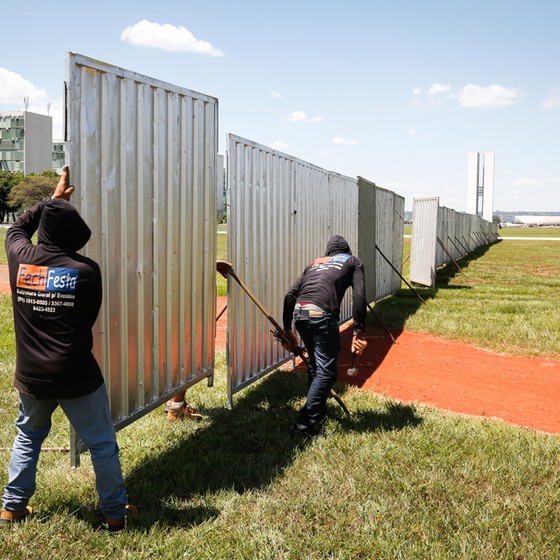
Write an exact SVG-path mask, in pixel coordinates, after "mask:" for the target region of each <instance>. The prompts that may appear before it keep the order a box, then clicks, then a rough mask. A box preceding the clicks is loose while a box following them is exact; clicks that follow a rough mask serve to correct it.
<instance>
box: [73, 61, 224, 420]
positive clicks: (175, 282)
mask: <svg viewBox="0 0 560 560" xmlns="http://www.w3.org/2000/svg"><path fill="white" fill-rule="evenodd" d="M67 87H68V96H67V130H68V135H69V138H68V154H69V163H70V169H71V172H72V175H71V180H72V183H73V184H75V185H76V186H77V196H76V199H77V200H76V201H75V202H76V205H77V206H78V208H79V210H80V212H81V214H82V216H83V217H84V219H85V221H86V222H87V223H88V224H89V226H90V228H91V230H92V232H93V235H92V239H91V241H90V242H89V243H88V245H87V246H86V249H85V253H86V254H87V255H88V256H90V257H92V258H93V259H95V260H96V261H97V262H98V263H99V264H100V266H101V270H102V275H103V282H104V287H103V288H104V289H103V305H102V309H101V313H100V316H99V319H98V322H97V323H96V326H95V328H94V339H95V353H96V356H97V358H98V360H99V362H100V365H101V367H102V369H103V373H104V376H105V379H106V383H107V387H108V389H109V395H110V402H111V411H112V415H113V418H114V419H115V421H116V423H117V425H118V426H122V425H125V424H128V423H130V422H131V421H133V420H134V419H135V418H136V417H138V416H139V415H141V414H143V413H144V412H146V410H148V409H150V408H153V406H155V405H156V404H159V403H160V402H161V401H162V400H163V399H164V398H166V396H167V395H168V394H169V393H170V392H172V391H173V390H175V389H177V388H180V387H187V386H190V385H192V384H193V383H195V382H196V381H198V380H200V379H202V378H204V377H208V376H210V375H212V371H213V364H214V339H215V306H216V287H215V261H216V223H215V222H216V218H215V216H216V200H215V193H216V176H217V175H216V163H217V146H218V138H217V134H218V130H217V126H218V106H217V100H216V99H215V98H213V97H209V96H206V95H203V94H199V93H196V92H193V91H190V90H187V89H184V88H180V87H177V86H174V85H171V84H166V83H163V82H159V81H157V80H154V79H152V78H149V77H146V76H141V75H139V74H136V73H134V72H130V71H127V70H123V69H121V68H117V67H114V66H111V65H108V64H104V63H101V62H98V61H94V60H92V59H89V58H86V57H83V56H81V55H75V54H72V53H69V54H68V58H67Z"/></svg>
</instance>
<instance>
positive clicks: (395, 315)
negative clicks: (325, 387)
mask: <svg viewBox="0 0 560 560" xmlns="http://www.w3.org/2000/svg"><path fill="white" fill-rule="evenodd" d="M488 249H489V246H488V245H486V246H481V247H479V248H477V249H475V250H474V251H472V252H471V253H469V254H468V255H466V256H464V257H462V258H461V259H459V260H457V261H456V262H457V265H458V266H459V267H460V269H461V270H459V269H458V268H457V266H456V265H455V263H453V262H451V261H450V262H448V263H446V264H445V265H443V266H441V267H440V268H438V269H437V271H436V282H435V287H433V288H431V287H430V288H427V287H423V286H418V285H416V286H413V289H410V288H408V287H407V288H402V289H400V290H399V291H397V292H396V293H394V294H392V295H390V296H387V297H386V298H384V299H382V300H380V301H378V302H377V303H376V304H375V306H374V307H373V311H374V312H375V314H374V313H372V312H371V310H370V311H369V312H368V318H367V325H368V327H367V331H366V338H367V340H368V349H367V358H368V362H369V364H370V366H369V373H363V370H364V371H365V370H367V368H362V367H360V377H358V378H350V377H344V375H341V380H342V381H343V382H344V383H347V384H352V385H358V386H359V385H361V383H362V382H363V381H364V379H365V378H364V375H366V377H367V376H368V375H371V373H373V372H374V371H375V369H376V368H377V367H378V366H379V364H381V362H382V361H383V360H384V359H385V357H386V356H387V353H388V352H389V351H390V349H391V346H392V345H393V343H394V342H393V339H394V341H395V342H396V343H398V338H399V336H400V335H401V334H402V332H403V330H404V327H405V325H406V322H407V320H408V319H409V318H410V317H411V316H412V315H414V314H415V313H416V312H417V311H418V310H419V309H420V308H421V307H422V305H424V303H423V302H422V301H421V299H420V298H422V300H424V302H427V301H429V300H430V299H433V298H434V297H435V296H436V294H437V293H438V291H440V290H470V289H472V288H471V287H470V286H464V285H460V284H453V285H452V286H451V285H450V282H451V280H452V279H454V278H455V277H457V276H459V277H460V276H462V275H465V274H466V273H467V271H468V267H469V264H470V263H471V262H472V261H474V260H476V259H479V258H480V257H481V256H482V255H484V254H485V253H486V251H488ZM418 296H420V297H418ZM387 331H388V332H387ZM388 333H390V334H388ZM391 337H392V338H391ZM351 339H352V329H351V327H346V328H345V329H344V330H343V331H342V333H341V343H342V349H341V353H340V356H339V371H340V372H344V371H346V369H347V368H349V367H350V364H351V354H350V350H349V349H350V344H351Z"/></svg>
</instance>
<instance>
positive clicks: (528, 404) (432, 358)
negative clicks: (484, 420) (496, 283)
mask: <svg viewBox="0 0 560 560" xmlns="http://www.w3.org/2000/svg"><path fill="white" fill-rule="evenodd" d="M0 291H1V292H4V293H10V287H9V282H8V274H7V267H6V266H5V265H0ZM226 302H227V298H225V297H219V298H218V301H217V305H216V310H217V313H220V312H221V311H222V310H223V309H224V306H225V305H226ZM226 328H227V310H226V311H225V312H224V313H223V315H222V316H221V318H220V319H219V321H218V323H217V329H216V330H217V333H216V347H217V348H220V349H225V345H226V344H225V343H226ZM393 336H394V337H395V338H396V343H395V344H393V343H392V342H391V339H390V338H389V337H388V336H387V335H386V334H385V332H384V331H383V330H382V329H371V330H370V331H369V332H368V335H367V339H368V347H367V349H366V353H365V355H364V357H362V358H360V360H359V361H358V364H357V365H358V368H359V374H358V375H357V376H356V377H348V376H347V375H346V370H347V369H348V368H349V367H350V353H349V351H348V350H349V348H350V337H351V332H350V329H346V330H344V331H343V333H342V349H343V351H342V352H341V356H340V360H339V366H340V367H339V371H340V381H342V382H345V383H348V384H351V385H356V386H358V387H361V388H362V389H365V390H368V391H374V392H376V393H379V394H383V395H387V396H389V397H392V398H395V399H398V400H402V401H407V402H422V403H426V404H428V405H431V406H434V407H437V408H441V409H445V410H450V411H453V412H459V413H463V414H470V415H477V416H486V417H496V418H501V419H503V420H505V421H507V422H510V423H512V424H517V425H520V426H527V427H530V428H534V429H537V430H541V431H543V432H550V433H560V407H559V406H558V403H559V402H560V362H559V361H552V360H543V359H537V358H524V357H510V356H501V355H498V354H494V353H492V352H487V351H484V350H480V349H478V348H475V347H474V346H471V345H469V344H463V343H457V342H449V341H446V340H443V339H440V338H437V337H434V336H430V335H420V334H416V333H411V332H407V331H403V332H393Z"/></svg>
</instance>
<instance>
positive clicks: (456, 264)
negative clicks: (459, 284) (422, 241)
mask: <svg viewBox="0 0 560 560" xmlns="http://www.w3.org/2000/svg"><path fill="white" fill-rule="evenodd" d="M437 242H438V243H439V244H440V246H441V248H442V249H443V251H444V252H445V254H446V255H447V256H448V257H449V258H450V259H451V260H452V261H453V264H454V265H455V266H456V267H457V270H458V271H459V272H460V273H461V274H463V276H465V277H466V275H465V273H464V272H463V269H462V268H461V267H460V266H459V263H458V262H457V261H456V260H455V259H454V258H453V255H452V254H451V253H450V252H449V251H448V250H447V249H446V247H445V245H444V244H443V241H442V240H441V239H440V238H439V237H438V238H437Z"/></svg>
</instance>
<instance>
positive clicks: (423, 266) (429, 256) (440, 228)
mask: <svg viewBox="0 0 560 560" xmlns="http://www.w3.org/2000/svg"><path fill="white" fill-rule="evenodd" d="M497 239H498V226H497V225H496V224H493V223H490V222H487V221H485V220H484V219H482V218H481V217H480V216H477V215H474V214H465V213H460V212H456V211H455V210H452V209H450V208H445V207H440V206H439V199H438V198H415V199H414V205H413V211H412V243H411V248H410V280H411V281H412V282H415V283H417V284H422V285H424V286H431V287H433V286H435V280H436V269H437V268H438V267H440V266H442V265H443V264H446V263H448V262H451V261H452V260H457V259H459V258H461V257H464V256H465V255H468V254H469V253H471V252H472V251H474V250H475V249H476V248H478V247H480V246H481V245H487V244H490V243H495V242H496V241H497Z"/></svg>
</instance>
